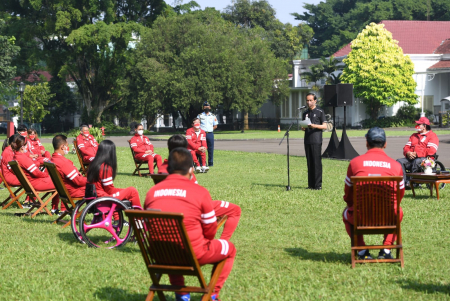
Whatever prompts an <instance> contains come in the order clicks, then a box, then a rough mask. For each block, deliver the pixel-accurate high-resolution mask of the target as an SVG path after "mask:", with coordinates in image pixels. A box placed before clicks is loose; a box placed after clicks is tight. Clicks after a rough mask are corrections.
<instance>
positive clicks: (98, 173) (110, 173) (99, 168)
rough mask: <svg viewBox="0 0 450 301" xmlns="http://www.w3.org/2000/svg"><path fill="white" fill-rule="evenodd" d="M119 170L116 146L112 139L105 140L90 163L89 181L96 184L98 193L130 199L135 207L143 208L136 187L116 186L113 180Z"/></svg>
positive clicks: (99, 194)
mask: <svg viewBox="0 0 450 301" xmlns="http://www.w3.org/2000/svg"><path fill="white" fill-rule="evenodd" d="M116 172H117V156H116V146H115V145H114V142H112V141H111V140H103V141H102V142H101V143H100V145H99V146H98V152H97V155H96V156H95V159H94V160H93V161H92V162H91V164H90V165H89V169H88V173H87V182H88V183H90V184H95V189H96V190H97V195H98V196H99V197H102V196H111V197H114V198H116V199H119V200H121V201H123V200H128V201H130V202H131V205H132V206H133V207H134V208H137V209H142V206H141V200H140V198H139V193H138V191H137V190H136V188H134V187H128V188H124V189H122V188H115V187H114V184H113V180H114V179H115V177H116Z"/></svg>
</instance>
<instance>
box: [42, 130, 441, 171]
mask: <svg viewBox="0 0 450 301" xmlns="http://www.w3.org/2000/svg"><path fill="white" fill-rule="evenodd" d="M107 139H110V140H112V141H114V143H115V144H116V145H117V146H128V142H127V140H129V139H130V137H108V138H107ZM150 139H151V138H150ZM41 140H42V142H45V143H51V139H48V138H43V139H41ZM329 141H330V139H324V140H323V144H322V151H324V150H325V148H326V147H327V146H328V143H329ZM407 141H408V137H388V138H387V148H386V153H387V154H388V155H389V156H390V157H391V158H395V159H397V158H401V157H403V146H404V145H405V144H406V142H407ZM279 142H280V141H279V140H278V139H267V140H232V141H223V140H216V141H215V142H214V145H215V149H220V150H232V151H243V152H259V153H274V154H284V155H285V154H286V139H285V140H284V141H283V143H282V144H281V145H280V146H279V145H278V143H279ZM350 142H351V143H352V145H353V147H354V148H355V150H356V151H357V152H358V153H359V154H363V153H365V152H366V150H367V149H366V139H365V138H363V137H353V138H350ZM152 143H153V144H154V145H155V147H167V142H166V141H155V140H152ZM289 145H290V154H291V156H305V150H304V147H303V139H290V141H289ZM438 154H439V161H441V162H442V163H444V165H445V166H446V167H447V168H449V167H450V135H439V151H438Z"/></svg>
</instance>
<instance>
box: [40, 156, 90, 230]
mask: <svg viewBox="0 0 450 301" xmlns="http://www.w3.org/2000/svg"><path fill="white" fill-rule="evenodd" d="M44 166H45V167H46V168H47V170H48V173H49V175H50V178H51V179H52V182H53V185H55V188H56V191H57V192H58V195H59V199H60V200H61V202H63V203H64V205H65V206H66V211H64V212H63V214H61V215H60V216H59V217H58V218H57V219H56V220H55V221H54V222H53V223H54V224H57V223H59V222H63V223H65V224H64V226H63V228H65V227H67V226H69V225H70V221H69V222H64V221H63V220H62V219H63V218H64V217H65V216H66V215H72V212H73V210H74V209H75V202H74V201H79V200H82V199H83V198H72V197H71V196H70V194H69V192H68V191H67V189H66V186H65V185H64V182H63V180H62V179H61V175H60V174H59V172H58V170H57V169H56V166H55V164H54V163H50V162H44ZM79 215H81V213H79Z"/></svg>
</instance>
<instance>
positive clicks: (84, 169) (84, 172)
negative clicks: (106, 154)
mask: <svg viewBox="0 0 450 301" xmlns="http://www.w3.org/2000/svg"><path fill="white" fill-rule="evenodd" d="M73 147H74V148H75V152H76V153H77V157H78V161H80V166H81V167H80V170H79V171H80V172H81V174H82V175H83V176H86V175H87V171H88V168H89V163H84V162H83V155H82V154H81V152H80V149H79V148H78V143H77V139H74V140H73Z"/></svg>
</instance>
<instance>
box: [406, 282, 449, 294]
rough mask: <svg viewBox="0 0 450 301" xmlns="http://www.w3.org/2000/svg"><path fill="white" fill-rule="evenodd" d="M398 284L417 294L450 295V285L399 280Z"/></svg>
mask: <svg viewBox="0 0 450 301" xmlns="http://www.w3.org/2000/svg"><path fill="white" fill-rule="evenodd" d="M397 282H398V283H399V284H400V285H401V286H402V288H404V289H410V290H414V291H416V292H423V293H428V294H436V293H441V294H446V295H450V285H443V284H433V283H420V282H417V281H412V280H398V281H397Z"/></svg>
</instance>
